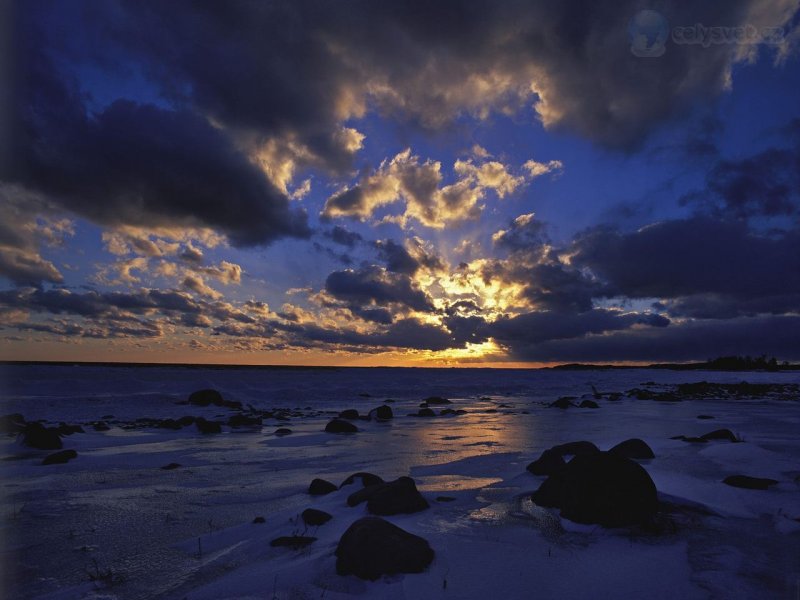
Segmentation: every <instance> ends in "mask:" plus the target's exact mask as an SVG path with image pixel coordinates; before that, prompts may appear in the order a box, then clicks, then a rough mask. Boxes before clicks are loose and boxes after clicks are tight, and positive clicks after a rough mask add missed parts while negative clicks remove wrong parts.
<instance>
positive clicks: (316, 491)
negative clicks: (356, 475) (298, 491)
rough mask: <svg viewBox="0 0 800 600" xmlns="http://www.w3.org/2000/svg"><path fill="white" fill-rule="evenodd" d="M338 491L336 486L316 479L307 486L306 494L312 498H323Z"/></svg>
mask: <svg viewBox="0 0 800 600" xmlns="http://www.w3.org/2000/svg"><path fill="white" fill-rule="evenodd" d="M338 489H339V488H337V487H336V485H334V484H333V483H331V482H330V481H326V480H324V479H320V478H319V477H317V478H315V479H313V480H312V481H311V484H310V485H309V486H308V493H309V494H311V495H312V496H324V495H325V494H330V493H331V492H335V491H336V490H338Z"/></svg>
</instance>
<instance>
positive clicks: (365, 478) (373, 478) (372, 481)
mask: <svg viewBox="0 0 800 600" xmlns="http://www.w3.org/2000/svg"><path fill="white" fill-rule="evenodd" d="M356 479H360V480H361V487H367V486H370V485H376V484H378V483H383V479H381V478H380V477H378V476H377V475H375V474H373V473H367V472H366V471H359V472H358V473H353V474H352V475H350V476H349V477H348V478H347V479H345V480H344V481H343V482H342V485H340V486H339V488H338V489H342V488H343V487H344V486H346V485H350V484H351V483H355V481H356Z"/></svg>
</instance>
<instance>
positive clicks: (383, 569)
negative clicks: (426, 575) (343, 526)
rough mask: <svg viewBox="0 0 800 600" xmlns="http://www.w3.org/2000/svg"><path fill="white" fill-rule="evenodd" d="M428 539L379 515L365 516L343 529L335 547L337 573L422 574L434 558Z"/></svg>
mask: <svg viewBox="0 0 800 600" xmlns="http://www.w3.org/2000/svg"><path fill="white" fill-rule="evenodd" d="M433 557H434V552H433V549H432V548H431V547H430V545H429V544H428V542H427V541H426V540H425V539H423V538H421V537H419V536H417V535H414V534H412V533H408V532H407V531H404V530H403V529H400V528H399V527H397V525H393V524H392V523H389V522H388V521H385V520H384V519H381V518H378V517H364V518H363V519H359V520H358V521H356V522H355V523H353V524H352V525H351V526H350V527H349V528H348V529H347V531H345V532H344V534H343V535H342V537H341V539H340V540H339V545H338V546H337V547H336V572H337V573H338V574H339V575H355V576H356V577H360V578H361V579H369V580H373V581H374V580H375V579H378V578H379V577H381V576H382V575H394V574H396V573H421V572H422V571H424V570H425V569H426V568H427V567H428V565H430V564H431V561H433Z"/></svg>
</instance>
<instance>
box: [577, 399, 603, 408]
mask: <svg viewBox="0 0 800 600" xmlns="http://www.w3.org/2000/svg"><path fill="white" fill-rule="evenodd" d="M578 408H600V405H599V404H598V403H597V402H595V401H594V400H584V401H583V402H581V403H580V404H579V405H578Z"/></svg>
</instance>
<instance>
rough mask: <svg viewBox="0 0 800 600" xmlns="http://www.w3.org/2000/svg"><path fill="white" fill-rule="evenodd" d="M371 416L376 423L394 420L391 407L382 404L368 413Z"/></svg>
mask: <svg viewBox="0 0 800 600" xmlns="http://www.w3.org/2000/svg"><path fill="white" fill-rule="evenodd" d="M369 414H370V415H371V416H374V417H375V418H376V419H377V420H378V421H389V420H390V419H392V418H394V413H393V412H392V407H391V406H386V405H385V404H382V405H381V406H379V407H378V408H373V409H372V410H371V411H369Z"/></svg>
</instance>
